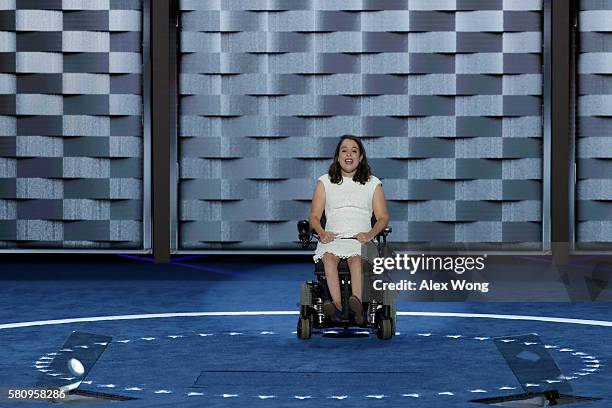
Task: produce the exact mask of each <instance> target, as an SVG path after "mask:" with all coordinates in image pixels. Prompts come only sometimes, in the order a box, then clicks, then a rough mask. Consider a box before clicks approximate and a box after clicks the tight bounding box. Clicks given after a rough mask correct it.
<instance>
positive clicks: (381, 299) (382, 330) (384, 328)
mask: <svg viewBox="0 0 612 408" xmlns="http://www.w3.org/2000/svg"><path fill="white" fill-rule="evenodd" d="M375 223H376V218H375V217H374V216H372V225H374V224H375ZM321 226H322V227H323V228H325V214H323V216H322V217H321ZM297 227H298V238H299V240H300V242H301V244H302V248H311V249H312V248H313V246H314V244H316V241H314V242H313V238H316V240H317V241H318V239H319V236H318V235H317V234H316V233H315V232H314V231H313V230H312V229H311V227H310V223H309V222H308V221H306V220H301V221H298V224H297ZM391 231H392V229H391V227H389V226H387V227H386V228H385V229H384V230H383V231H381V232H380V233H379V234H378V235H377V236H376V238H375V239H374V240H373V241H371V242H370V243H369V244H366V245H371V247H370V248H371V249H374V250H375V253H376V254H377V256H385V249H386V244H387V236H388V235H389V234H390V233H391ZM366 262H367V261H362V269H366V270H367V269H369V268H367V267H368V266H369V265H367V264H366ZM314 272H315V278H316V279H315V280H312V281H307V282H304V283H303V284H302V288H301V293H300V317H299V318H298V322H297V337H298V338H300V339H302V340H306V339H309V338H310V337H311V336H312V333H313V330H322V329H325V328H337V327H341V328H344V329H345V330H346V329H348V328H350V327H361V328H365V329H375V330H376V335H377V336H378V338H379V339H383V340H389V339H391V338H392V337H393V335H394V334H395V322H396V311H397V308H396V302H395V291H388V290H386V291H377V290H374V289H373V288H372V281H373V280H374V279H373V278H375V279H382V280H383V281H389V276H388V274H387V273H386V272H385V273H384V274H382V275H373V274H372V273H364V271H362V273H363V275H364V276H363V291H362V304H363V308H364V310H365V311H366V319H365V320H364V322H363V324H362V325H361V326H358V325H357V324H356V323H355V320H354V318H353V317H352V316H351V315H350V312H349V308H348V299H349V297H350V296H351V281H350V278H351V275H350V270H349V267H348V262H347V260H346V259H340V263H339V264H338V275H339V280H340V294H341V297H342V316H341V317H340V318H338V319H330V318H329V317H327V316H326V315H325V313H324V312H323V304H324V302H325V301H327V300H331V295H330V293H329V289H328V287H327V282H326V279H325V270H324V269H323V261H322V260H319V261H317V263H316V264H315V268H314Z"/></svg>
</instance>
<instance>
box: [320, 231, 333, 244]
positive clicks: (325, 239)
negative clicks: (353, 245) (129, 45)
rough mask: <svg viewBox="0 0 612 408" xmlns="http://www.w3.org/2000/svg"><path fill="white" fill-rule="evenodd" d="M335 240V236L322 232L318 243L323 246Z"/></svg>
mask: <svg viewBox="0 0 612 408" xmlns="http://www.w3.org/2000/svg"><path fill="white" fill-rule="evenodd" d="M335 238H336V234H335V233H333V232H329V231H323V233H322V234H321V236H320V237H319V241H320V242H321V243H323V244H329V243H330V242H332V241H333V240H334V239H335Z"/></svg>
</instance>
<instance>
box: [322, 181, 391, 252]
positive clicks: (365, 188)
mask: <svg viewBox="0 0 612 408" xmlns="http://www.w3.org/2000/svg"><path fill="white" fill-rule="evenodd" d="M318 180H319V181H321V182H322V183H323V187H325V218H326V220H327V221H326V225H325V230H326V231H330V232H335V233H336V238H335V239H334V240H333V241H332V242H329V243H327V244H323V243H321V242H319V243H318V244H317V248H316V250H315V254H314V257H313V259H314V261H315V262H317V261H318V260H319V259H321V258H322V257H323V255H324V254H325V253H326V252H329V253H332V254H334V255H336V256H338V257H340V258H349V257H351V256H354V255H361V243H360V242H359V241H357V240H356V239H341V238H348V237H353V236H355V234H357V233H359V232H368V231H370V230H371V229H372V198H373V197H374V190H375V189H376V186H378V185H379V184H382V183H381V181H380V180H379V179H378V178H376V177H374V176H370V180H368V181H367V182H366V183H365V184H361V183H358V182H355V181H353V179H352V178H351V177H343V178H342V183H341V184H334V183H332V182H331V181H330V179H329V176H328V175H327V174H324V175H323V176H321V177H319V179H318Z"/></svg>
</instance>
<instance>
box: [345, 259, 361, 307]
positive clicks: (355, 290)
mask: <svg viewBox="0 0 612 408" xmlns="http://www.w3.org/2000/svg"><path fill="white" fill-rule="evenodd" d="M348 267H349V270H350V271H351V292H352V295H353V296H355V297H356V298H357V299H359V301H361V292H362V284H363V283H362V281H363V279H362V276H361V257H360V256H359V255H355V256H351V257H350V258H349V259H348Z"/></svg>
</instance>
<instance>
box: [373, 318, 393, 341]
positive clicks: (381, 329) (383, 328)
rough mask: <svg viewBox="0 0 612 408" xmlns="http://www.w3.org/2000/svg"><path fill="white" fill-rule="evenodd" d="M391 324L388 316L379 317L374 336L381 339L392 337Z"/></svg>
mask: <svg viewBox="0 0 612 408" xmlns="http://www.w3.org/2000/svg"><path fill="white" fill-rule="evenodd" d="M392 329H393V324H392V322H391V319H389V318H388V317H381V318H379V319H378V322H377V323H376V336H378V338H379V339H381V340H389V339H390V338H391V337H393V330H392Z"/></svg>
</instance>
